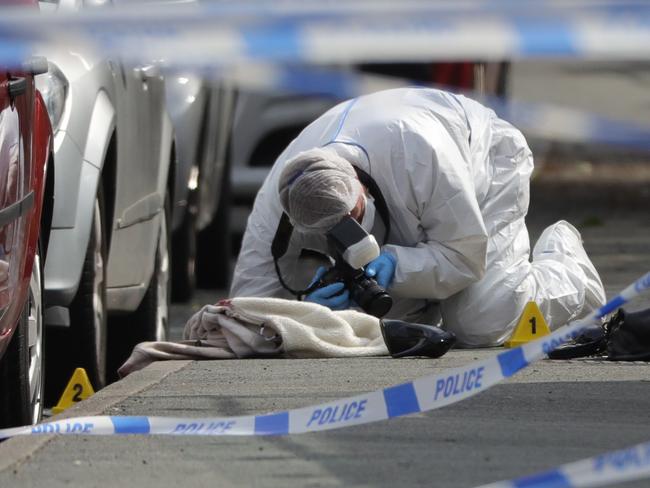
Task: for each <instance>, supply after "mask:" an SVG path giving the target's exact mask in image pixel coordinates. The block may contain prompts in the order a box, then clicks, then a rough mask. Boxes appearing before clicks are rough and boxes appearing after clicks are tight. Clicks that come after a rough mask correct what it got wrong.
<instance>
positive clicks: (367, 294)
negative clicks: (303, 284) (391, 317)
mask: <svg viewBox="0 0 650 488" xmlns="http://www.w3.org/2000/svg"><path fill="white" fill-rule="evenodd" d="M336 282H343V283H344V284H345V288H347V289H348V290H349V291H350V298H351V299H352V300H354V301H355V302H356V303H357V305H359V307H361V309H362V310H363V311H364V312H366V313H367V314H369V315H374V316H375V317H378V318H381V317H383V316H384V315H386V314H387V313H388V311H389V310H390V309H391V307H392V306H393V299H392V298H391V296H390V295H389V294H388V292H387V291H386V290H384V289H383V288H382V287H381V286H379V285H378V284H377V282H376V281H375V280H374V279H372V278H369V277H367V276H366V275H365V273H364V270H363V269H362V268H361V269H354V268H353V267H351V266H350V265H349V264H347V263H346V262H345V261H343V260H342V259H337V260H336V261H335V264H334V266H332V267H330V268H329V269H328V270H327V271H326V272H325V274H324V275H323V276H322V277H321V279H320V281H318V283H317V285H316V288H321V287H323V286H327V285H330V284H332V283H336Z"/></svg>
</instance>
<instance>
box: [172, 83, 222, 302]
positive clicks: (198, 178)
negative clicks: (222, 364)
mask: <svg viewBox="0 0 650 488" xmlns="http://www.w3.org/2000/svg"><path fill="white" fill-rule="evenodd" d="M166 90H167V91H166V93H167V106H168V109H169V114H170V116H171V120H172V125H173V126H174V133H175V139H176V145H175V147H176V157H177V160H178V165H177V170H176V175H175V178H174V180H175V188H174V196H175V198H174V200H175V204H174V208H173V209H172V242H173V244H172V250H173V255H172V298H173V299H174V300H177V301H186V300H188V299H189V298H191V296H192V294H193V292H194V289H195V286H196V284H197V281H198V283H199V284H200V285H202V286H206V285H207V286H209V285H211V284H212V283H214V282H218V281H219V280H222V281H223V282H226V281H227V279H228V270H227V268H226V267H225V266H226V264H224V262H225V263H228V262H229V259H226V260H223V259H221V256H222V255H226V256H229V251H228V250H220V249H219V248H218V246H216V245H214V241H215V240H218V238H219V236H220V235H221V234H222V233H224V232H225V233H226V234H227V228H228V219H229V214H228V209H229V205H227V203H228V198H227V195H226V193H227V191H228V185H227V184H226V183H227V182H225V179H227V177H228V173H227V169H226V156H227V154H226V152H227V151H226V149H227V144H228V137H229V134H230V125H231V124H232V112H233V110H234V100H235V91H234V88H233V87H232V86H230V85H229V84H227V83H225V82H211V81H210V80H206V79H205V78H202V77H200V76H197V75H196V74H193V73H182V74H178V75H176V76H172V77H169V78H168V79H167V83H166ZM197 239H198V242H197Z"/></svg>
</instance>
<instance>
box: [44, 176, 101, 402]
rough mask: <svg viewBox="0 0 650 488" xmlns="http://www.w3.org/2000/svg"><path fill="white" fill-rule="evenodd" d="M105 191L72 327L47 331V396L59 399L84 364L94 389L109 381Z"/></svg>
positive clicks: (96, 207)
mask: <svg viewBox="0 0 650 488" xmlns="http://www.w3.org/2000/svg"><path fill="white" fill-rule="evenodd" d="M104 208H105V207H104V193H103V190H102V187H101V185H100V186H99V189H98V191H97V196H96V198H95V205H94V209H93V221H92V225H91V231H90V236H89V238H88V247H87V249H86V257H85V259H84V263H83V268H82V271H81V279H80V281H79V288H78V289H77V294H76V295H75V297H74V299H73V300H72V303H71V304H70V327H69V328H52V329H51V330H50V331H48V333H49V334H50V335H49V337H48V349H47V352H48V358H49V363H50V364H56V368H50V369H49V371H48V377H47V381H46V400H47V403H48V404H52V403H54V402H56V400H57V399H58V397H59V396H60V395H61V393H63V390H64V388H65V386H66V384H67V382H68V380H69V379H70V377H71V376H72V373H73V372H74V370H75V369H76V368H84V369H85V370H86V373H87V374H88V379H89V380H90V383H91V385H92V386H93V388H94V389H95V390H99V389H101V388H103V387H104V385H105V384H106V349H107V321H106V255H107V251H106V233H105V212H104Z"/></svg>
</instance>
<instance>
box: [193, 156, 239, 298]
mask: <svg viewBox="0 0 650 488" xmlns="http://www.w3.org/2000/svg"><path fill="white" fill-rule="evenodd" d="M230 186H231V185H230V164H229V162H227V163H226V166H225V168H224V169H223V178H222V182H221V189H220V192H221V193H220V194H219V202H218V206H217V212H216V213H215V215H214V218H213V219H212V222H210V224H209V225H208V226H207V227H206V228H205V229H203V230H202V231H201V232H200V233H199V236H198V239H197V253H196V255H197V266H196V281H197V285H198V286H199V287H200V288H226V287H227V286H228V285H229V284H230V274H231V269H230V268H231V262H232V236H231V235H230V212H231V207H232V205H231V191H230Z"/></svg>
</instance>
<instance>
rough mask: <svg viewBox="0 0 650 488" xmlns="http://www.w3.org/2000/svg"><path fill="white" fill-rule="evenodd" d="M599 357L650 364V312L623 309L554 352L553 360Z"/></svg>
mask: <svg viewBox="0 0 650 488" xmlns="http://www.w3.org/2000/svg"><path fill="white" fill-rule="evenodd" d="M586 356H597V357H601V358H602V359H609V360H611V361H650V309H647V310H641V311H639V312H626V311H625V310H623V309H622V308H620V309H619V310H618V311H617V312H616V313H615V314H614V316H612V318H610V319H609V320H608V321H607V322H605V323H604V324H603V325H602V326H601V325H594V326H590V327H587V328H586V329H585V330H584V331H583V332H582V333H581V334H580V335H579V336H578V337H576V338H575V339H574V340H573V341H570V342H567V343H566V344H563V345H562V346H560V347H558V348H557V349H555V350H554V351H552V352H551V353H550V354H549V355H548V357H549V358H550V359H573V358H579V357H586Z"/></svg>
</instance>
